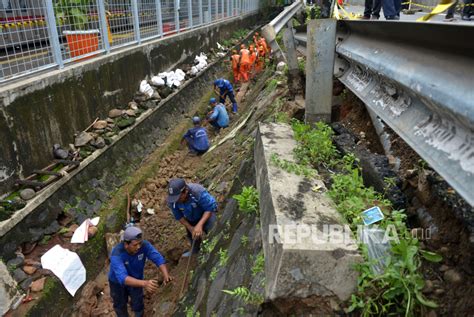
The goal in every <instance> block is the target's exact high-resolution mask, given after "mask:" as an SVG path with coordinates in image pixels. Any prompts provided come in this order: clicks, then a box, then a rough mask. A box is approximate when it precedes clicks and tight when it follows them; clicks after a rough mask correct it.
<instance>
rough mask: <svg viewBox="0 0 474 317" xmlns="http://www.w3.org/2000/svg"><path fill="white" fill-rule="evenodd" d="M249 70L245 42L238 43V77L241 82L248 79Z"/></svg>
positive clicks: (247, 51)
mask: <svg viewBox="0 0 474 317" xmlns="http://www.w3.org/2000/svg"><path fill="white" fill-rule="evenodd" d="M249 71H250V51H249V50H248V49H247V46H245V44H242V45H240V79H241V80H242V81H243V82H248V81H249Z"/></svg>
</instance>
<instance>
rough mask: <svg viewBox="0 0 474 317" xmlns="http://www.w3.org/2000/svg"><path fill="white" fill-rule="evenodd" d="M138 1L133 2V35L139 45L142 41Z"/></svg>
mask: <svg viewBox="0 0 474 317" xmlns="http://www.w3.org/2000/svg"><path fill="white" fill-rule="evenodd" d="M137 2H138V0H132V17H133V33H135V40H136V41H137V43H138V44H141V42H142V39H141V37H140V21H139V19H138V4H137Z"/></svg>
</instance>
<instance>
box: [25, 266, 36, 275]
mask: <svg viewBox="0 0 474 317" xmlns="http://www.w3.org/2000/svg"><path fill="white" fill-rule="evenodd" d="M37 269H38V268H36V267H34V266H29V265H25V266H24V267H23V271H24V272H25V273H26V274H28V275H33V274H35V272H36V270H37Z"/></svg>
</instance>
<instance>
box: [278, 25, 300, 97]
mask: <svg viewBox="0 0 474 317" xmlns="http://www.w3.org/2000/svg"><path fill="white" fill-rule="evenodd" d="M287 26H288V27H287V28H286V30H285V32H284V33H283V43H284V44H285V48H286V57H287V60H288V78H289V80H288V84H289V85H288V86H289V89H290V94H291V95H292V96H296V95H303V84H302V80H301V74H300V70H299V67H298V58H297V57H296V46H295V38H294V36H293V22H292V20H290V21H288V24H287Z"/></svg>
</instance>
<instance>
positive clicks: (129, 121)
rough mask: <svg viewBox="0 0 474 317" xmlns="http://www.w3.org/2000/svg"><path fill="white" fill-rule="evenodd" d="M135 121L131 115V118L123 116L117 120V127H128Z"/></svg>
mask: <svg viewBox="0 0 474 317" xmlns="http://www.w3.org/2000/svg"><path fill="white" fill-rule="evenodd" d="M134 123H135V118H133V117H131V118H126V119H125V118H123V119H120V120H118V121H117V123H116V124H117V127H119V128H120V129H125V128H126V127H129V126H131V125H132V124H134Z"/></svg>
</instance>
